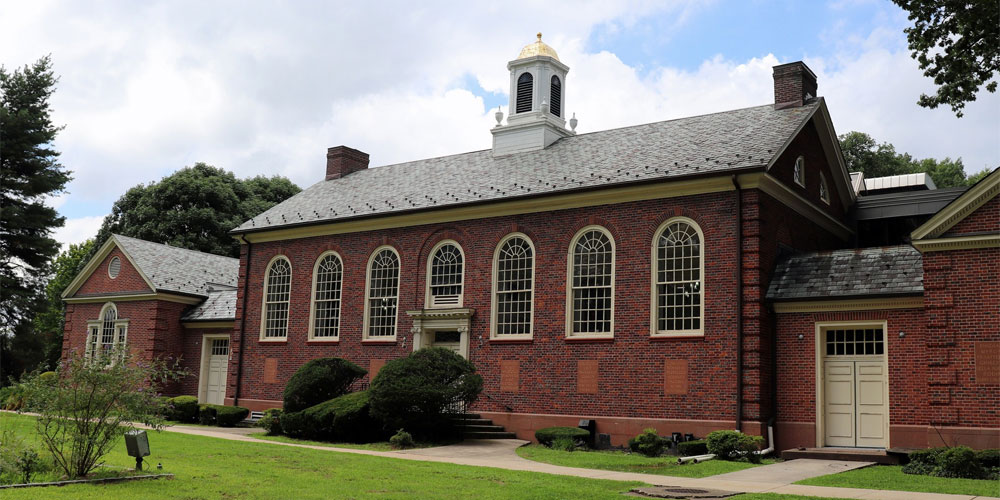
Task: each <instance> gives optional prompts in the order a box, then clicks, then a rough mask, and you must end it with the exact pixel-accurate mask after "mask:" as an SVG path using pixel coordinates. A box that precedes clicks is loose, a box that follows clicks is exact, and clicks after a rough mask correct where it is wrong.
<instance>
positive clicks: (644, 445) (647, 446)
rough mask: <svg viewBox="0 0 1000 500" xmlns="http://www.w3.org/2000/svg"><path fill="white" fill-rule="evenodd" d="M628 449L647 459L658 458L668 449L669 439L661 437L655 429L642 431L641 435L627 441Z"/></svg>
mask: <svg viewBox="0 0 1000 500" xmlns="http://www.w3.org/2000/svg"><path fill="white" fill-rule="evenodd" d="M628 448H629V449H630V450H632V451H633V452H635V453H642V454H643V455H646V456H647V457H658V456H660V455H662V454H663V452H664V451H666V450H667V449H668V448H670V439H668V438H665V437H661V436H660V435H659V434H657V433H656V429H653V428H649V429H644V430H643V431H642V433H641V434H639V435H638V436H636V437H634V438H632V439H629V440H628Z"/></svg>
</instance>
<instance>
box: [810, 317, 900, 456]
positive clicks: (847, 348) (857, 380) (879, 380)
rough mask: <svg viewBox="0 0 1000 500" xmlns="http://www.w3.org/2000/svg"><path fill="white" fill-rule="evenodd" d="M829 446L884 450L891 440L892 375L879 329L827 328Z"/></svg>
mask: <svg viewBox="0 0 1000 500" xmlns="http://www.w3.org/2000/svg"><path fill="white" fill-rule="evenodd" d="M823 334H824V338H823V340H824V341H825V346H823V353H824V356H823V369H822V376H823V383H822V387H823V410H822V411H823V429H824V445H825V446H846V447H864V448H884V447H886V445H887V444H888V429H889V404H888V401H887V397H886V392H887V391H886V389H887V384H888V376H887V375H888V374H887V373H886V366H885V357H884V353H885V348H884V333H883V331H882V329H881V328H840V327H837V328H831V329H827V330H825V331H824V332H823Z"/></svg>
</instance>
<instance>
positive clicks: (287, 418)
mask: <svg viewBox="0 0 1000 500" xmlns="http://www.w3.org/2000/svg"><path fill="white" fill-rule="evenodd" d="M370 408H371V407H370V406H369V394H368V391H360V392H352V393H350V394H345V395H343V396H340V397H339V398H334V399H331V400H329V401H324V402H322V403H320V404H318V405H315V406H311V407H309V408H306V409H305V410H302V411H299V412H292V413H283V414H282V415H281V430H282V432H284V433H285V434H286V435H288V436H291V437H295V438H299V439H313V440H317V441H338V442H351V443H368V442H372V441H378V440H380V439H385V437H386V435H385V433H383V431H382V423H381V422H380V421H378V420H376V419H375V418H373V417H372V416H371V414H370Z"/></svg>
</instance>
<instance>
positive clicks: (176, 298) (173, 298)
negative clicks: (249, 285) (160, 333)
mask: <svg viewBox="0 0 1000 500" xmlns="http://www.w3.org/2000/svg"><path fill="white" fill-rule="evenodd" d="M136 300H164V301H167V302H177V303H180V304H192V305H193V304H200V303H202V302H203V301H204V300H205V299H204V298H202V297H190V296H187V295H176V294H172V293H163V292H154V293H131V294H124V295H93V296H87V297H63V302H66V303H67V304H90V303H94V302H132V301H136Z"/></svg>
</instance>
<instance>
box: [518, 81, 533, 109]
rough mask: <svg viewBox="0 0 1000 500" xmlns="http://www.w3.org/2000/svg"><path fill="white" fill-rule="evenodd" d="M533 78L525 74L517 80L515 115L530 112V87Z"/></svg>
mask: <svg viewBox="0 0 1000 500" xmlns="http://www.w3.org/2000/svg"><path fill="white" fill-rule="evenodd" d="M533 82H534V78H533V77H532V76H531V73H525V74H523V75H521V76H520V78H518V79H517V109H516V110H515V113H527V112H528V111H531V87H532V84H533Z"/></svg>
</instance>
